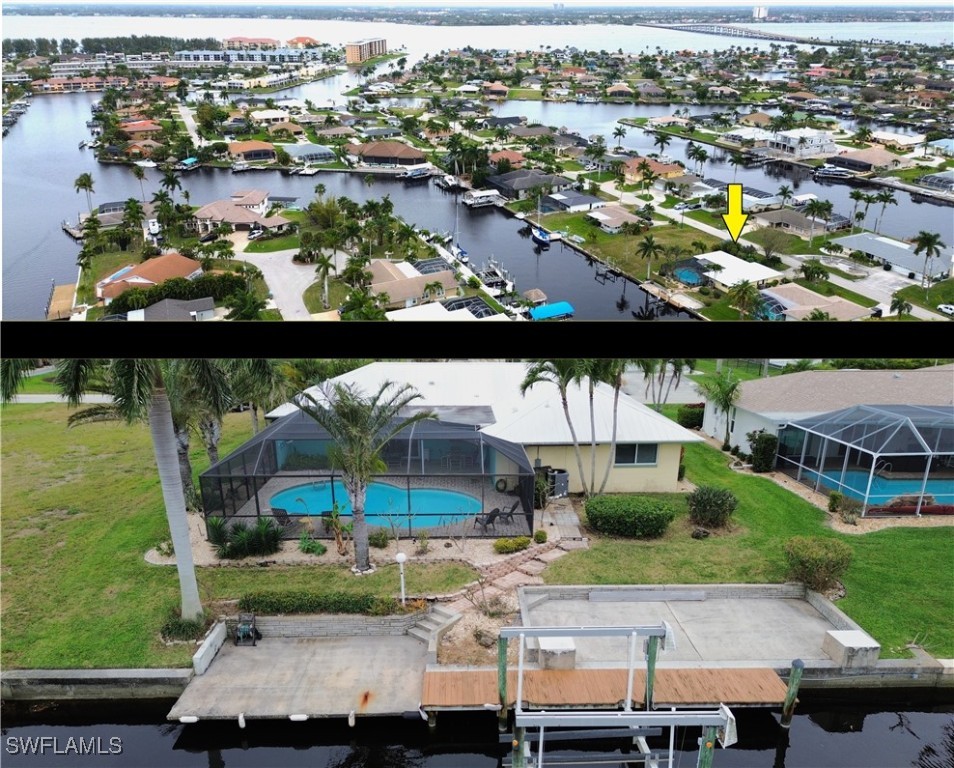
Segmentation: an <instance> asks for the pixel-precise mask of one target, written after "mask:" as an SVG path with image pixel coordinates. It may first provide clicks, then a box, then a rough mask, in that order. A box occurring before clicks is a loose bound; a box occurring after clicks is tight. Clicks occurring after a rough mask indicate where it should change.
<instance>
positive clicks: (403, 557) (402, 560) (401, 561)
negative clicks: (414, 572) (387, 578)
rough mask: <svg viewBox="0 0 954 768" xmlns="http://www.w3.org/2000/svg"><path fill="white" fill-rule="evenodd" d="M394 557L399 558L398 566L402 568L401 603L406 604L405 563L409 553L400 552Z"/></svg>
mask: <svg viewBox="0 0 954 768" xmlns="http://www.w3.org/2000/svg"><path fill="white" fill-rule="evenodd" d="M394 559H395V560H397V564H398V568H400V569H401V605H404V563H405V561H406V560H407V555H405V554H404V553H403V552H398V553H397V554H396V555H395V556H394Z"/></svg>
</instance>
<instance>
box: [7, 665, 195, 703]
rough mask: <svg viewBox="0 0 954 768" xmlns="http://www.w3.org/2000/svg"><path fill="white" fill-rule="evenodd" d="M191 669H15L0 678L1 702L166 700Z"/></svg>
mask: <svg viewBox="0 0 954 768" xmlns="http://www.w3.org/2000/svg"><path fill="white" fill-rule="evenodd" d="M192 674H193V673H192V669H191V668H187V669H16V670H10V671H8V672H4V673H3V675H2V678H0V698H2V700H3V701H57V700H61V701H71V700H74V699H75V700H87V701H92V700H104V699H168V698H175V697H177V696H180V695H181V694H182V692H183V691H184V690H185V687H186V685H187V684H188V683H189V681H190V680H191V679H192Z"/></svg>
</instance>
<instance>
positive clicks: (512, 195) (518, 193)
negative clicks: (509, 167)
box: [486, 168, 573, 200]
mask: <svg viewBox="0 0 954 768" xmlns="http://www.w3.org/2000/svg"><path fill="white" fill-rule="evenodd" d="M486 183H487V186H488V187H492V188H493V189H496V190H497V191H498V192H500V194H501V195H503V196H504V197H506V198H507V199H508V200H525V199H526V198H528V197H530V196H531V194H532V193H533V190H535V189H537V188H539V187H549V188H550V191H551V192H559V191H561V190H564V189H566V188H567V187H570V186H573V182H572V181H570V179H567V178H565V177H564V176H557V175H554V174H550V173H544V172H543V171H538V170H536V169H532V168H522V169H520V170H518V171H510V173H503V174H498V175H496V176H489V177H488V178H487V182H486Z"/></svg>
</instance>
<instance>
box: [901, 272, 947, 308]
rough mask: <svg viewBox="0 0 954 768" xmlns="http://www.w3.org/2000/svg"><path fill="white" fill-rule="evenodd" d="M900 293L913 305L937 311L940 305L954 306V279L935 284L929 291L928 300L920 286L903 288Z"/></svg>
mask: <svg viewBox="0 0 954 768" xmlns="http://www.w3.org/2000/svg"><path fill="white" fill-rule="evenodd" d="M898 293H899V294H901V295H902V296H903V297H904V298H905V300H906V301H909V302H911V303H912V304H916V305H918V306H919V307H925V308H927V309H932V310H936V309H937V305H938V304H954V279H952V278H948V279H947V280H942V281H941V282H939V283H934V285H932V286H931V287H930V288H929V289H928V291H927V298H925V295H924V289H923V288H922V287H921V286H920V285H909V286H908V287H907V288H902V289H901V290H900V291H898Z"/></svg>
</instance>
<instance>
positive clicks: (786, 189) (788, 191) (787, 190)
mask: <svg viewBox="0 0 954 768" xmlns="http://www.w3.org/2000/svg"><path fill="white" fill-rule="evenodd" d="M778 196H779V197H780V198H782V205H783V206H784V205H785V203H787V202H788V201H789V200H791V199H792V198H793V197H794V196H795V193H794V192H792V188H791V187H790V186H788V184H782V186H780V187H779V188H778Z"/></svg>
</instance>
